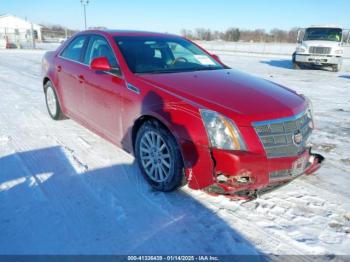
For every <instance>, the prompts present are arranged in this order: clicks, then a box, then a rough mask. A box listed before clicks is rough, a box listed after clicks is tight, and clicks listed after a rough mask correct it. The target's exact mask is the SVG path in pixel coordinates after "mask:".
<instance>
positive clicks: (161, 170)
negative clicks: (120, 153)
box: [135, 120, 184, 192]
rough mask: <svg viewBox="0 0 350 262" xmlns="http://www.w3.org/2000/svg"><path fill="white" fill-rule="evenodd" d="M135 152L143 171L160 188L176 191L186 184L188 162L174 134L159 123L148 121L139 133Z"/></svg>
mask: <svg viewBox="0 0 350 262" xmlns="http://www.w3.org/2000/svg"><path fill="white" fill-rule="evenodd" d="M135 155H136V159H137V162H138V164H139V167H140V169H141V173H142V174H143V176H144V177H145V179H146V180H147V182H148V183H149V184H150V185H151V186H152V187H153V188H154V189H156V190H159V191H164V192H168V191H173V190H175V189H177V188H178V187H180V186H182V185H183V184H184V165H183V161H182V157H181V152H180V149H179V147H178V145H177V142H176V140H175V138H174V137H173V136H172V134H171V133H170V132H169V131H168V130H167V129H166V128H164V127H163V126H162V125H161V124H160V123H159V122H157V121H155V120H152V121H147V122H145V123H144V124H143V125H142V126H141V127H140V129H139V131H138V133H137V136H136V143H135Z"/></svg>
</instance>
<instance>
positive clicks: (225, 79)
mask: <svg viewBox="0 0 350 262" xmlns="http://www.w3.org/2000/svg"><path fill="white" fill-rule="evenodd" d="M140 78H141V79H142V80H143V81H144V82H147V83H148V84H151V85H153V86H157V87H159V88H163V89H166V90H168V91H170V92H172V93H174V94H177V95H180V96H182V97H183V98H184V99H188V100H190V101H193V102H195V103H197V104H199V105H200V106H201V107H203V108H208V109H211V110H214V111H217V112H219V113H222V114H225V115H226V116H228V117H231V118H232V119H233V120H234V121H236V123H238V124H240V125H242V126H243V125H251V122H252V121H262V120H270V119H275V118H281V117H287V116H292V115H295V114H297V113H300V112H301V111H302V110H304V109H305V100H304V98H303V97H301V96H299V95H297V94H296V93H295V92H294V91H292V90H290V89H287V88H284V87H282V86H280V85H278V84H275V83H272V82H270V81H267V80H264V79H260V78H257V77H253V76H250V75H247V74H245V73H242V72H239V71H236V70H211V71H197V72H185V73H170V74H144V75H140Z"/></svg>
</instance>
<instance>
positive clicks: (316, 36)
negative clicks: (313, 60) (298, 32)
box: [304, 28, 342, 42]
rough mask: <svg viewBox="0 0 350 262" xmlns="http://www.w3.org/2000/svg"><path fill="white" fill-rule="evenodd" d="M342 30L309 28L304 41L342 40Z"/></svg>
mask: <svg viewBox="0 0 350 262" xmlns="http://www.w3.org/2000/svg"><path fill="white" fill-rule="evenodd" d="M341 38H342V30H341V29H340V28H308V29H306V31H305V37H304V41H308V40H321V41H334V42H340V41H341Z"/></svg>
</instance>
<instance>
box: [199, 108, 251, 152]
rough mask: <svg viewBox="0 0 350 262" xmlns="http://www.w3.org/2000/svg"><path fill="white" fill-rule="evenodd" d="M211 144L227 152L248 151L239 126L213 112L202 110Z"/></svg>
mask: <svg viewBox="0 0 350 262" xmlns="http://www.w3.org/2000/svg"><path fill="white" fill-rule="evenodd" d="M200 113H201V116H202V120H203V122H204V126H205V128H206V130H207V134H208V138H209V141H210V144H211V146H212V147H214V148H218V149H225V150H243V151H244V150H247V148H246V145H245V143H244V141H243V138H242V135H241V134H240V132H239V130H238V128H237V126H236V125H235V123H234V122H233V121H231V120H230V119H228V118H227V117H225V116H223V115H220V114H219V113H217V112H215V111H211V110H206V109H203V110H200Z"/></svg>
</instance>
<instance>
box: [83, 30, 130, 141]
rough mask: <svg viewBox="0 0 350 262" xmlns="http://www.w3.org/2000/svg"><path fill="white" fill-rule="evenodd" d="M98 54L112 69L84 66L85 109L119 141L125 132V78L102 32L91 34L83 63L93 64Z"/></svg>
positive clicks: (92, 122) (92, 120)
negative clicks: (105, 70)
mask: <svg viewBox="0 0 350 262" xmlns="http://www.w3.org/2000/svg"><path fill="white" fill-rule="evenodd" d="M98 57H106V58H107V59H108V61H109V64H110V65H111V66H112V68H113V70H111V71H109V72H102V71H94V70H92V69H90V67H85V68H84V72H83V77H84V86H85V99H84V105H83V111H84V114H85V117H86V119H87V121H89V123H90V125H92V126H93V127H94V129H97V130H98V131H100V132H102V133H103V134H104V135H105V136H107V137H108V138H109V139H111V140H113V141H114V142H116V143H119V141H120V139H121V135H122V122H121V110H122V108H121V96H120V93H121V90H122V89H124V88H125V81H124V79H123V77H122V74H121V72H120V70H119V65H118V62H117V59H116V56H115V54H114V52H113V50H112V48H111V46H110V44H109V43H108V40H107V39H106V38H105V37H103V36H101V35H92V36H91V37H90V41H89V44H88V46H87V49H86V52H85V56H84V60H83V63H84V64H86V65H90V64H91V61H92V60H93V59H94V58H98Z"/></svg>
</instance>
